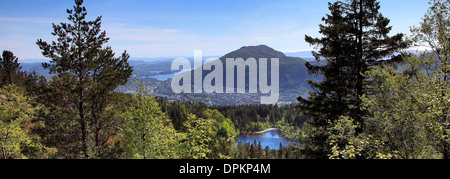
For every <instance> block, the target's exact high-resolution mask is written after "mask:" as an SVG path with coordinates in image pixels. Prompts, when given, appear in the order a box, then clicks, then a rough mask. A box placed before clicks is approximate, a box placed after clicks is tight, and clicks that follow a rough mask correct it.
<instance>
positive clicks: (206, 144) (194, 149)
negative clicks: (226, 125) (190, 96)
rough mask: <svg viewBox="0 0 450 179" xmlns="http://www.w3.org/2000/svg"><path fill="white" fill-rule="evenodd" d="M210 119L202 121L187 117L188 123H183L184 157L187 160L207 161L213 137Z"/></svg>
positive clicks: (191, 116)
mask: <svg viewBox="0 0 450 179" xmlns="http://www.w3.org/2000/svg"><path fill="white" fill-rule="evenodd" d="M213 125H214V121H213V120H212V119H202V118H198V117H197V116H195V115H189V117H188V121H186V123H185V127H186V129H187V133H186V138H185V141H184V145H185V149H186V151H185V155H184V156H183V158H187V159H190V158H192V159H207V158H208V155H209V154H210V153H211V152H212V150H211V143H212V141H213V139H212V137H214V130H213V127H214V126H213Z"/></svg>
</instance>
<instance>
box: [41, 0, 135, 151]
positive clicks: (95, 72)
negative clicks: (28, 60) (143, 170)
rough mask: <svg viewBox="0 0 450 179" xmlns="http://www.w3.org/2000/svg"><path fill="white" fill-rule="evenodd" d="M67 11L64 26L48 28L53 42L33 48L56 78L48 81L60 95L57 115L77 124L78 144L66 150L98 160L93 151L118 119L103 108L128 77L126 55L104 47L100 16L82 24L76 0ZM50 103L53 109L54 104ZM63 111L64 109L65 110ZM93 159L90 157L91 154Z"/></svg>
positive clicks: (83, 13) (83, 12)
mask: <svg viewBox="0 0 450 179" xmlns="http://www.w3.org/2000/svg"><path fill="white" fill-rule="evenodd" d="M75 4H76V5H75V6H74V8H73V9H68V10H67V13H68V14H69V17H68V20H69V22H70V23H61V24H60V25H55V24H53V32H52V35H53V36H56V37H57V41H56V42H55V41H54V42H52V43H47V42H44V41H42V39H40V40H38V41H37V45H38V46H39V48H40V49H41V50H42V54H43V55H44V56H45V57H47V58H50V59H51V61H50V63H44V64H43V66H44V68H46V69H49V70H50V73H51V74H56V75H57V76H55V77H53V81H52V82H51V83H52V85H51V86H53V87H55V88H57V89H54V90H55V91H58V92H61V93H63V94H64V96H63V100H66V101H65V103H63V104H62V105H63V106H59V107H61V108H66V110H61V111H60V112H63V113H65V112H69V113H71V114H64V117H65V116H70V117H69V119H70V120H72V122H69V123H73V122H78V123H79V124H78V125H74V124H71V126H73V127H75V128H78V129H79V131H76V132H79V133H80V137H81V140H79V141H78V142H79V143H80V144H79V145H78V144H74V145H75V146H73V147H72V148H79V149H78V150H80V151H81V155H80V156H75V157H76V158H78V157H84V158H91V157H94V158H96V157H100V158H101V157H102V156H103V154H101V153H98V152H99V150H98V149H99V148H104V147H105V146H104V145H105V144H106V142H107V141H108V140H109V139H110V137H112V136H113V135H114V134H115V133H117V131H116V130H115V129H117V124H118V119H117V118H114V117H111V116H110V115H109V114H108V112H107V111H106V109H107V108H108V107H109V105H110V101H112V98H113V95H112V92H113V91H114V90H115V89H116V88H117V87H118V86H119V85H124V84H125V83H126V82H127V80H128V78H129V77H130V76H131V74H132V71H133V69H132V67H131V66H130V65H129V64H128V62H127V61H128V59H129V57H130V56H129V55H128V54H127V53H126V52H124V53H123V54H122V56H121V57H119V58H116V57H115V54H114V52H113V51H112V49H111V47H109V46H107V47H104V45H105V44H107V42H108V41H109V38H107V37H106V32H105V31H103V32H102V31H101V17H98V18H97V19H96V20H94V21H87V20H86V15H87V12H86V8H85V7H83V6H82V4H83V1H82V0H76V1H75ZM59 104H60V102H59V101H55V104H54V105H56V106H57V105H59ZM67 108H69V109H67ZM92 154H94V155H92Z"/></svg>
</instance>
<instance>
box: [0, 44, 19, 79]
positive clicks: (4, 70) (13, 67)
mask: <svg viewBox="0 0 450 179" xmlns="http://www.w3.org/2000/svg"><path fill="white" fill-rule="evenodd" d="M18 60H19V59H18V58H17V57H16V56H14V54H13V53H12V52H10V51H7V50H5V51H3V54H2V57H0V87H2V86H3V85H8V84H11V83H14V82H17V77H19V74H21V72H20V69H22V67H21V66H20V64H19V63H18V62H17V61H18Z"/></svg>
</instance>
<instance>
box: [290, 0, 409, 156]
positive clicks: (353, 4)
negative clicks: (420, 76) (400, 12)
mask: <svg viewBox="0 0 450 179" xmlns="http://www.w3.org/2000/svg"><path fill="white" fill-rule="evenodd" d="M379 9H380V5H379V2H377V1H376V0H347V1H337V2H335V3H329V10H330V14H328V15H326V17H324V18H323V19H322V21H323V22H324V23H325V25H320V33H321V34H322V36H323V37H322V38H313V37H310V36H308V35H306V36H305V40H306V42H308V43H309V44H311V45H315V46H316V47H317V48H320V49H319V51H318V52H314V53H313V54H314V56H315V57H316V59H317V61H320V60H321V59H325V60H326V62H327V65H324V66H313V65H311V64H310V63H307V64H306V66H307V68H308V71H309V73H310V74H313V75H323V77H324V78H323V81H322V82H320V83H316V82H313V81H309V84H310V86H311V87H312V88H313V90H314V91H313V92H311V93H310V95H309V97H308V99H303V98H301V97H299V98H298V101H299V105H298V109H299V110H300V111H301V112H303V113H304V114H306V115H307V116H309V117H310V120H311V121H310V123H311V125H312V127H314V128H316V129H315V130H312V131H316V132H317V133H316V134H314V135H310V136H311V138H313V139H309V140H307V141H312V143H311V144H306V146H307V148H308V150H307V152H309V155H312V156H314V157H318V158H326V157H327V156H326V154H327V153H329V150H330V147H329V146H328V142H327V138H328V131H327V128H329V127H330V126H332V125H333V123H335V121H336V120H338V119H339V117H340V116H349V117H351V118H352V119H354V120H355V121H356V122H358V123H362V119H363V116H364V114H365V112H364V111H362V110H361V108H360V107H361V100H360V96H362V95H364V94H366V93H368V91H367V89H365V88H364V84H365V83H366V78H365V77H364V75H363V74H364V73H365V72H366V71H368V70H369V68H370V67H372V66H375V65H377V64H379V63H380V61H381V60H384V59H386V58H391V59H396V58H394V56H393V54H394V53H395V52H397V51H399V50H402V49H404V48H406V47H407V46H408V43H407V42H405V41H403V38H404V35H403V34H396V35H394V36H392V37H390V36H388V34H389V32H390V31H391V29H392V27H391V26H388V25H389V22H390V20H389V19H387V18H385V17H384V16H383V15H382V14H381V13H380V12H379Z"/></svg>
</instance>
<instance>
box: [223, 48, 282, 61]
mask: <svg viewBox="0 0 450 179" xmlns="http://www.w3.org/2000/svg"><path fill="white" fill-rule="evenodd" d="M237 57H241V58H243V59H248V58H286V55H285V54H284V53H282V52H279V51H276V50H274V49H273V48H270V47H268V46H267V45H258V46H244V47H241V48H240V49H239V50H236V51H233V52H230V53H228V54H226V55H225V56H223V57H222V59H226V58H237Z"/></svg>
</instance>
